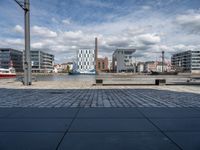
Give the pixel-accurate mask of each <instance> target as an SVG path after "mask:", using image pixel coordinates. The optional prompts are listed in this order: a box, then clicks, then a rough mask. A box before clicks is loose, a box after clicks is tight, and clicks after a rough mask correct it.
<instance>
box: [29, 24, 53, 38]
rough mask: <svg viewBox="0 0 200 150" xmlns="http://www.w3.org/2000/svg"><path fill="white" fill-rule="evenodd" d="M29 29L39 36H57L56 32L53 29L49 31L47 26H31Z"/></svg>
mask: <svg viewBox="0 0 200 150" xmlns="http://www.w3.org/2000/svg"><path fill="white" fill-rule="evenodd" d="M31 31H32V34H33V35H35V36H41V37H47V38H53V37H57V33H56V32H54V31H51V30H50V29H48V28H47V27H39V26H33V27H32V30H31Z"/></svg>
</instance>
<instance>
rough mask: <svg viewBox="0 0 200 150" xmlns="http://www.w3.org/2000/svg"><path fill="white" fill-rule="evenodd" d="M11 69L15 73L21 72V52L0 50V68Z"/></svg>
mask: <svg viewBox="0 0 200 150" xmlns="http://www.w3.org/2000/svg"><path fill="white" fill-rule="evenodd" d="M10 67H13V68H14V69H15V70H16V72H23V52H22V51H19V50H15V49H10V48H0V68H5V69H8V68H10Z"/></svg>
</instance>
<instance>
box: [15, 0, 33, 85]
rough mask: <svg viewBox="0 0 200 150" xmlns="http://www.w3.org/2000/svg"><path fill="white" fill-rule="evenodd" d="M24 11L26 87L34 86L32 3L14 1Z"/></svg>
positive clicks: (24, 81)
mask: <svg viewBox="0 0 200 150" xmlns="http://www.w3.org/2000/svg"><path fill="white" fill-rule="evenodd" d="M14 1H15V2H16V3H17V4H18V5H19V6H20V7H21V8H22V9H23V10H24V27H25V55H24V56H25V60H24V80H23V83H24V85H26V86H28V85H31V84H32V72H31V59H30V3H29V0H24V2H22V1H18V0H14Z"/></svg>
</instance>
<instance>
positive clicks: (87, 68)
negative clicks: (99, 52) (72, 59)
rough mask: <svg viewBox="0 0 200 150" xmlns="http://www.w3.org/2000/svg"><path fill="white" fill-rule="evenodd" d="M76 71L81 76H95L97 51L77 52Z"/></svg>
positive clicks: (82, 50) (80, 50)
mask: <svg viewBox="0 0 200 150" xmlns="http://www.w3.org/2000/svg"><path fill="white" fill-rule="evenodd" d="M76 71H77V72H78V73H81V74H95V73H96V71H95V50H91V49H79V50H78V51H77V68H76Z"/></svg>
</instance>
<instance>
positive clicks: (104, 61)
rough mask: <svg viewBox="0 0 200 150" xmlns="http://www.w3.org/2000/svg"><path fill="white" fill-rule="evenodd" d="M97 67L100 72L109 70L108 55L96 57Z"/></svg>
mask: <svg viewBox="0 0 200 150" xmlns="http://www.w3.org/2000/svg"><path fill="white" fill-rule="evenodd" d="M97 68H98V71H101V72H107V71H109V68H108V57H105V58H98V59H97Z"/></svg>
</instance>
